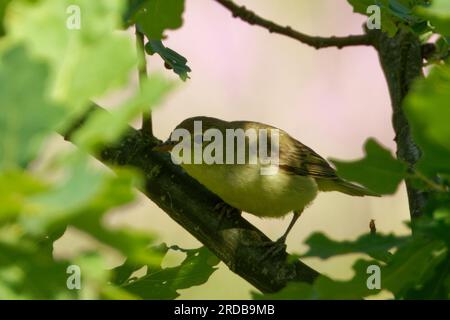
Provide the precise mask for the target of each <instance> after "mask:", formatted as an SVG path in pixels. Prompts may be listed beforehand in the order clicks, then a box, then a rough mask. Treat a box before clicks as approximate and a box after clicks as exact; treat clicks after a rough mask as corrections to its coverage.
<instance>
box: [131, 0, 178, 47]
mask: <svg viewBox="0 0 450 320" xmlns="http://www.w3.org/2000/svg"><path fill="white" fill-rule="evenodd" d="M129 8H130V9H129V11H128V12H127V13H126V15H125V19H126V23H127V24H128V25H130V24H132V23H136V24H137V25H138V27H139V29H140V31H141V32H143V33H144V34H145V35H146V36H147V38H148V39H163V38H164V31H166V30H168V29H172V30H173V29H178V28H179V27H181V25H182V24H183V19H182V14H183V11H184V0H137V1H131V3H130V5H129Z"/></svg>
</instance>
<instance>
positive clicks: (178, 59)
mask: <svg viewBox="0 0 450 320" xmlns="http://www.w3.org/2000/svg"><path fill="white" fill-rule="evenodd" d="M145 50H146V52H147V53H148V54H150V55H153V54H155V53H157V54H158V55H159V56H160V57H161V58H162V59H163V60H164V62H165V64H166V66H169V67H170V68H171V69H173V72H175V73H176V74H178V75H179V76H180V78H181V80H183V81H186V79H188V78H189V76H188V72H191V68H189V67H188V65H187V59H186V58H185V57H183V56H182V55H180V54H179V53H177V52H175V51H173V50H172V49H170V48H167V47H165V46H164V45H163V43H162V42H161V41H160V40H150V41H149V42H148V43H147V44H146V45H145Z"/></svg>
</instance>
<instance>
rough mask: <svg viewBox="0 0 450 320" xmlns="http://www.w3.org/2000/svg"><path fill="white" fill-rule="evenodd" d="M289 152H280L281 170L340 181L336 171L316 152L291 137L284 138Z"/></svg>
mask: <svg viewBox="0 0 450 320" xmlns="http://www.w3.org/2000/svg"><path fill="white" fill-rule="evenodd" d="M281 139H283V140H284V142H285V143H284V145H285V146H288V149H289V150H286V151H285V152H283V151H280V168H281V169H282V170H285V171H287V172H288V173H291V174H298V175H302V176H311V177H313V178H321V179H338V176H337V175H336V171H335V170H334V169H333V168H332V167H331V166H330V164H329V163H328V162H327V161H326V160H325V159H324V158H322V157H321V156H320V155H318V154H317V153H316V152H315V151H314V150H312V149H311V148H309V147H307V146H305V145H304V144H302V143H301V142H299V141H297V140H295V139H293V138H292V137H290V136H284V135H283V136H282V137H281Z"/></svg>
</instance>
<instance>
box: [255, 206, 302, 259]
mask: <svg viewBox="0 0 450 320" xmlns="http://www.w3.org/2000/svg"><path fill="white" fill-rule="evenodd" d="M302 212H303V210H302V211H294V214H293V216H292V220H291V222H290V223H289V226H288V227H287V229H286V231H285V232H284V234H283V235H282V236H281V237H280V238H279V239H278V240H277V241H275V242H269V243H268V244H267V245H268V246H269V249H268V250H267V252H266V253H265V254H264V255H263V256H262V257H261V260H265V259H267V258H268V257H273V256H276V255H277V254H279V253H280V252H282V251H284V250H285V249H286V239H287V236H288V234H289V232H290V231H291V230H292V227H293V226H294V225H295V223H296V222H297V220H298V218H300V216H301V215H302Z"/></svg>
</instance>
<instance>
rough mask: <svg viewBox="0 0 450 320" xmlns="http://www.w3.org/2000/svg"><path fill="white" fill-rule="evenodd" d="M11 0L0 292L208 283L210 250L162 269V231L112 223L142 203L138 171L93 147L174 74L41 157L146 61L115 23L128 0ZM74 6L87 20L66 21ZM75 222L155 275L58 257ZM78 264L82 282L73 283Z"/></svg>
mask: <svg viewBox="0 0 450 320" xmlns="http://www.w3.org/2000/svg"><path fill="white" fill-rule="evenodd" d="M152 2H153V1H147V3H149V4H150V3H152ZM6 4H7V2H4V1H2V2H1V6H0V18H2V21H1V26H3V25H4V26H5V30H6V34H3V37H2V38H1V39H0V41H1V45H0V82H1V86H0V111H1V113H2V114H3V116H2V117H0V203H1V204H2V205H1V207H0V299H14V298H17V299H36V298H39V299H74V298H75V299H76V298H81V299H96V298H104V299H130V298H135V299H141V298H155V299H161V298H175V297H176V296H177V295H178V293H177V290H178V289H183V288H189V287H191V286H194V285H199V284H202V283H204V282H205V281H206V280H207V279H208V278H209V276H210V275H211V274H212V272H214V271H215V268H214V265H215V264H217V262H218V261H217V259H216V258H215V257H213V256H212V255H211V253H209V251H208V250H207V249H205V248H200V249H196V250H187V251H186V255H187V257H186V259H185V260H184V261H183V262H182V263H181V264H180V265H179V266H176V267H172V268H165V269H163V268H161V261H162V259H163V258H164V255H162V254H161V250H160V249H159V248H160V247H157V246H156V247H155V245H154V243H155V240H156V238H155V236H153V235H151V234H147V233H143V232H139V231H136V230H132V229H129V228H111V227H109V226H107V225H106V224H105V222H104V221H105V217H106V215H107V214H108V212H110V211H111V210H112V209H115V208H118V207H122V206H124V205H128V204H130V203H132V202H133V201H134V199H135V196H136V189H137V187H138V186H139V185H140V184H141V178H140V174H139V173H137V172H134V171H132V170H130V169H127V168H114V170H113V171H114V172H110V171H106V170H105V169H100V168H98V166H93V165H92V159H90V158H89V156H88V154H87V152H91V153H92V152H95V151H96V149H97V148H98V147H99V146H101V145H104V144H108V143H112V142H115V141H117V140H118V139H120V137H121V136H122V134H123V133H124V131H125V130H126V128H127V125H128V123H129V122H130V121H132V120H134V119H135V118H136V116H138V115H139V114H140V113H141V112H142V111H143V110H144V108H151V107H154V106H156V105H157V104H159V103H160V102H161V100H162V99H163V98H164V97H165V96H166V95H167V93H168V92H169V91H170V89H171V88H172V87H173V84H172V83H170V82H168V81H167V80H165V79H164V78H163V77H161V76H159V75H152V76H150V78H149V80H148V81H147V82H145V83H143V84H142V90H141V91H139V92H137V93H135V94H134V96H133V97H131V98H130V99H129V100H128V101H126V102H124V103H123V104H122V105H119V106H118V107H116V108H115V109H114V110H113V111H111V112H106V111H94V113H93V114H92V117H91V118H90V119H89V120H88V122H87V123H86V125H85V126H83V128H81V129H80V130H79V131H77V132H76V134H75V135H74V141H75V143H76V144H77V146H78V148H77V149H76V150H74V151H70V152H60V153H59V154H58V155H57V156H53V157H52V158H51V159H49V160H46V162H45V163H43V164H42V163H41V164H40V165H38V166H36V165H34V164H35V162H36V161H42V160H41V159H42V156H43V154H42V152H43V149H42V146H43V145H44V144H45V143H46V142H47V141H48V139H49V138H50V136H51V134H52V133H53V132H55V131H59V132H61V131H63V130H64V128H65V127H66V126H67V125H68V124H70V123H72V121H73V119H74V117H75V116H77V115H78V114H80V113H83V112H85V111H86V110H87V109H88V108H89V106H90V104H91V102H90V101H91V100H92V99H93V98H95V97H98V96H100V95H104V94H106V93H108V92H110V91H111V90H114V89H116V88H119V87H120V86H123V85H124V84H126V83H127V82H128V81H129V77H130V73H131V72H132V71H133V70H134V68H136V66H137V55H136V51H135V46H134V44H133V43H132V41H131V39H130V37H128V36H127V35H125V34H123V33H120V32H117V30H119V29H120V28H121V27H122V17H123V14H124V12H125V10H127V7H126V4H127V3H126V2H125V1H121V0H98V1H90V0H70V1H64V0H62V1H61V0H38V1H28V0H16V1H14V2H11V3H9V5H8V6H6ZM69 5H72V6H73V5H77V6H79V8H80V13H81V20H80V21H81V28H80V29H70V28H67V27H66V21H67V19H68V18H69V17H70V15H71V14H73V13H69V12H68V11H67V8H68V7H69ZM5 8H6V9H7V10H6V11H5ZM3 17H4V20H3ZM139 19H142V17H140V18H139ZM163 22H164V21H162V22H161V26H160V30H164V29H165V28H166V25H165V24H162V23H163ZM170 26H173V25H171V24H169V25H167V27H170ZM0 32H3V28H2V29H0ZM68 226H70V227H71V228H75V229H77V230H79V231H80V232H82V233H84V234H86V235H87V236H88V237H90V238H92V239H95V240H96V242H97V243H98V244H101V245H102V246H103V247H107V248H110V249H111V250H113V251H115V252H117V253H120V254H121V255H122V256H123V257H125V258H126V262H125V265H133V266H146V267H147V268H148V272H147V274H146V275H145V276H143V277H142V279H136V278H135V277H133V272H134V271H135V270H134V269H133V272H131V273H128V272H125V273H124V272H122V273H120V274H119V273H118V272H117V270H122V271H123V270H124V269H123V266H121V267H118V268H119V269H118V268H114V269H110V267H108V264H107V263H106V256H105V253H104V251H100V252H91V251H81V252H79V253H77V254H75V255H74V256H72V257H71V258H66V259H58V260H55V258H54V256H53V243H54V242H55V241H56V240H58V239H59V238H61V237H62V236H63V235H64V233H65V230H66V228H67V227H68ZM167 250H168V248H167V249H166V251H167ZM179 250H181V249H179ZM74 267H75V268H74ZM77 268H78V270H80V278H79V280H80V288H79V289H78V288H73V287H71V286H70V281H71V279H72V280H73V278H72V277H73V276H74V275H75V274H72V270H77ZM120 268H121V269H120ZM119 276H120V277H119ZM118 279H120V281H117V280H118Z"/></svg>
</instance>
